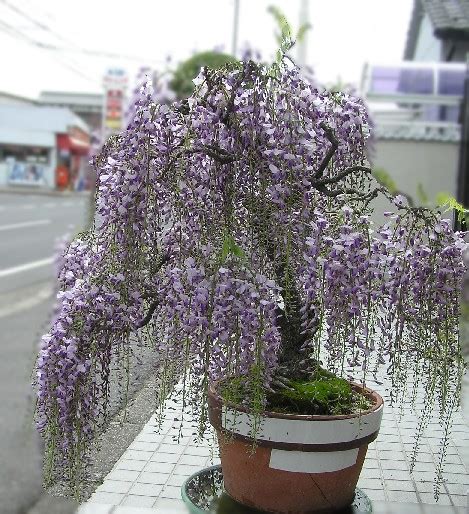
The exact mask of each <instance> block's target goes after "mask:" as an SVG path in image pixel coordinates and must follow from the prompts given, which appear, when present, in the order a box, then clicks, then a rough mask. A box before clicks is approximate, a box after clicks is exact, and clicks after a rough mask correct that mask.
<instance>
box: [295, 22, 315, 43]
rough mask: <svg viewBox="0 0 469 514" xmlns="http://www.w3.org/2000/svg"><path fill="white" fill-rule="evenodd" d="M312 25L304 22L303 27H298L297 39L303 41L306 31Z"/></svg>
mask: <svg viewBox="0 0 469 514" xmlns="http://www.w3.org/2000/svg"><path fill="white" fill-rule="evenodd" d="M311 27H312V25H311V23H303V25H301V27H300V28H299V29H298V32H297V33H296V38H295V39H296V40H297V41H299V42H301V41H302V40H303V38H304V37H305V34H306V32H308V30H310V29H311Z"/></svg>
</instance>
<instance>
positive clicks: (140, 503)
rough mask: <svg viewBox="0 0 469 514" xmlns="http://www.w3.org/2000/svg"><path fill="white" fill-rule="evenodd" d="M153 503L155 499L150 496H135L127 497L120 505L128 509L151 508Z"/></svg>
mask: <svg viewBox="0 0 469 514" xmlns="http://www.w3.org/2000/svg"><path fill="white" fill-rule="evenodd" d="M154 503H155V498H154V497H152V496H136V495H133V494H132V495H129V496H127V497H126V498H125V500H124V501H123V502H122V505H125V506H128V507H153V504H154Z"/></svg>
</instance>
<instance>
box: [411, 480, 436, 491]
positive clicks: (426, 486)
mask: <svg viewBox="0 0 469 514" xmlns="http://www.w3.org/2000/svg"><path fill="white" fill-rule="evenodd" d="M415 487H416V488H417V491H418V492H419V493H433V489H434V488H435V482H419V481H418V480H416V481H415Z"/></svg>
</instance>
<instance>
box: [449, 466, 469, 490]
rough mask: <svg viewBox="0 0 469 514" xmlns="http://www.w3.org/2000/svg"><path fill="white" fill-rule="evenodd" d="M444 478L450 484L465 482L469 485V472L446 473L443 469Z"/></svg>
mask: <svg viewBox="0 0 469 514" xmlns="http://www.w3.org/2000/svg"><path fill="white" fill-rule="evenodd" d="M443 478H444V480H445V481H446V482H447V483H449V484H465V485H466V486H467V487H469V475H468V474H467V473H446V472H445V471H444V470H443Z"/></svg>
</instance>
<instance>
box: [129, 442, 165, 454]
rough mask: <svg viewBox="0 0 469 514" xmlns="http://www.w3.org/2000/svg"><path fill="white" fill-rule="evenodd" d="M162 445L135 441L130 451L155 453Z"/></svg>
mask: <svg viewBox="0 0 469 514" xmlns="http://www.w3.org/2000/svg"><path fill="white" fill-rule="evenodd" d="M159 445H160V443H148V442H144V441H134V442H133V443H132V444H131V445H130V446H129V450H137V451H144V452H154V451H155V450H157V449H158V446H159Z"/></svg>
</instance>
